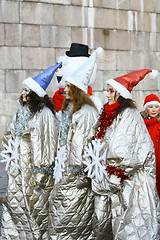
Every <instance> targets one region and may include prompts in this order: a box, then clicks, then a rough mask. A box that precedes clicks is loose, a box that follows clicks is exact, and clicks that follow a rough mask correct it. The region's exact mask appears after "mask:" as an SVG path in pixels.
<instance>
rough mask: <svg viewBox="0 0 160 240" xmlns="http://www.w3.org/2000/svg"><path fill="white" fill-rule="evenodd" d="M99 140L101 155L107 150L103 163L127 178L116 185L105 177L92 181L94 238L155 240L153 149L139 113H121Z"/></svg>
mask: <svg viewBox="0 0 160 240" xmlns="http://www.w3.org/2000/svg"><path fill="white" fill-rule="evenodd" d="M97 125H98V122H97V123H96V124H95V126H94V128H96V127H97ZM94 128H93V129H94ZM94 132H95V130H94V131H93V133H94ZM103 141H104V142H105V145H104V147H103V150H102V152H103V151H104V150H105V149H106V148H107V149H108V151H107V155H106V162H105V163H103V164H104V165H107V164H111V165H115V167H117V168H119V169H122V170H125V171H126V172H125V174H127V175H128V176H129V179H127V180H124V181H121V182H120V183H118V181H115V182H114V181H111V178H110V176H109V175H107V176H106V177H105V178H104V179H103V180H102V181H101V182H99V183H97V182H96V181H95V179H93V180H92V189H93V192H94V194H95V214H94V224H95V225H94V230H95V239H98V240H101V239H103V240H110V239H114V240H151V239H152V240H153V239H154V240H157V239H159V238H158V236H157V224H158V223H157V212H156V207H157V191H156V173H155V154H154V147H153V143H152V141H151V138H150V136H149V134H148V131H147V129H146V126H145V124H144V122H143V119H142V117H141V116H140V114H139V112H138V111H137V110H136V109H130V108H128V109H126V110H124V111H123V112H122V113H121V114H120V115H118V116H117V118H116V119H114V120H113V122H112V124H111V126H110V127H108V128H107V130H106V133H105V136H104V139H103Z"/></svg>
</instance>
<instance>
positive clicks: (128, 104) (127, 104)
mask: <svg viewBox="0 0 160 240" xmlns="http://www.w3.org/2000/svg"><path fill="white" fill-rule="evenodd" d="M117 102H119V103H120V105H119V107H118V109H117V115H118V114H120V113H121V112H123V111H124V110H125V109H126V108H134V109H137V106H136V103H135V102H134V101H133V100H132V99H129V98H127V99H126V98H124V97H122V96H119V97H118V99H117Z"/></svg>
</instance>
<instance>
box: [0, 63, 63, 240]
mask: <svg viewBox="0 0 160 240" xmlns="http://www.w3.org/2000/svg"><path fill="white" fill-rule="evenodd" d="M61 64H62V63H58V64H56V65H55V66H52V67H50V68H48V69H46V70H45V71H44V72H42V73H40V74H39V75H37V76H36V77H34V78H31V77H29V78H27V79H25V80H24V81H23V85H24V86H23V90H22V93H21V96H20V99H19V101H20V105H21V106H20V108H19V109H18V110H17V112H16V114H15V115H14V116H13V117H12V120H11V122H10V123H9V125H8V128H7V130H6V132H5V134H4V138H3V150H2V152H1V156H2V159H3V160H2V162H5V163H6V170H7V175H8V190H7V195H6V198H5V199H4V202H3V216H2V229H1V234H2V239H3V240H4V239H7V240H36V239H37V240H42V239H43V240H44V239H45V240H48V239H49V237H48V197H49V195H50V191H51V189H52V188H53V184H54V180H53V167H54V159H55V154H56V150H57V137H58V132H57V120H56V118H55V110H54V107H53V105H52V103H51V100H50V99H49V97H48V95H47V94H46V91H45V90H46V88H47V86H48V85H49V83H50V81H51V80H52V77H53V75H54V73H55V71H56V70H57V68H58V67H60V66H61Z"/></svg>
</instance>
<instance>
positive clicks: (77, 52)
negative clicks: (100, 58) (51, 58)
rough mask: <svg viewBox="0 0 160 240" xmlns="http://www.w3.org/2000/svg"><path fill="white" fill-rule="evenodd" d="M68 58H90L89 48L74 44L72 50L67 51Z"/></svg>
mask: <svg viewBox="0 0 160 240" xmlns="http://www.w3.org/2000/svg"><path fill="white" fill-rule="evenodd" d="M66 55H67V56H68V57H89V56H90V54H88V46H87V45H85V44H80V43H72V44H71V47H70V50H69V51H66Z"/></svg>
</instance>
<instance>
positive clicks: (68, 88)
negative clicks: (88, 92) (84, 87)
mask: <svg viewBox="0 0 160 240" xmlns="http://www.w3.org/2000/svg"><path fill="white" fill-rule="evenodd" d="M64 92H65V97H66V99H71V84H70V83H69V82H66V87H65V89H64Z"/></svg>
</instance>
